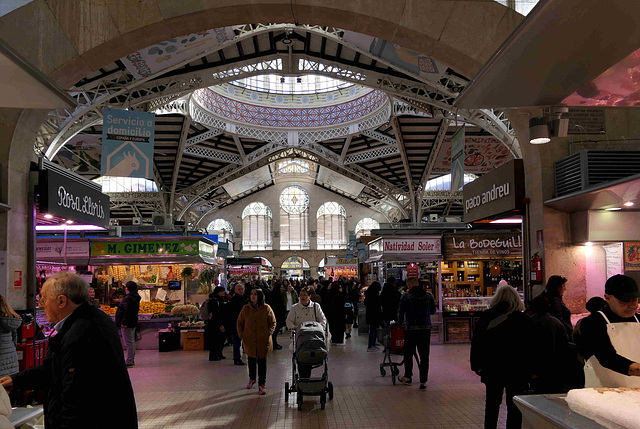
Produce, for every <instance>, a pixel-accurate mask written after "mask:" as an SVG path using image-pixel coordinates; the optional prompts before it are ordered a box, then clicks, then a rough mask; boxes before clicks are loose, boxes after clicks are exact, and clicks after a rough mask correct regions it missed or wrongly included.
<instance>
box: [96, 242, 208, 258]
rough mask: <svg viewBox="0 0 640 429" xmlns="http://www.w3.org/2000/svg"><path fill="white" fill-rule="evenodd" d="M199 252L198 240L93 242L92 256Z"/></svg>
mask: <svg viewBox="0 0 640 429" xmlns="http://www.w3.org/2000/svg"><path fill="white" fill-rule="evenodd" d="M199 253H200V247H199V241H198V240H185V241H117V242H113V241H111V242H99V241H92V242H91V256H123V255H124V256H131V255H198V254H199ZM211 254H212V252H211ZM210 256H211V255H210Z"/></svg>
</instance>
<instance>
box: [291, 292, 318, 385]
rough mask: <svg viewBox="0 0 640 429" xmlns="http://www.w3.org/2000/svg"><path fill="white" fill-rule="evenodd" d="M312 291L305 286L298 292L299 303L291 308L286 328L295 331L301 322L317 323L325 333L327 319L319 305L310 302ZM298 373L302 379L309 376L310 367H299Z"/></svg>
mask: <svg viewBox="0 0 640 429" xmlns="http://www.w3.org/2000/svg"><path fill="white" fill-rule="evenodd" d="M312 291H313V289H312V288H311V287H310V286H305V287H303V288H302V289H301V290H300V302H299V303H297V304H295V305H294V306H293V307H291V311H290V312H289V315H288V316H287V322H286V323H287V328H288V329H290V330H292V331H295V330H296V329H297V328H298V326H300V324H301V323H302V322H318V323H320V324H321V325H322V329H323V330H325V331H326V328H327V318H326V317H325V315H324V313H323V312H322V308H321V307H320V304H318V303H317V302H313V301H311V294H312V293H313V292H312ZM298 370H299V373H300V377H302V378H309V377H310V376H311V367H310V366H307V365H299V368H298Z"/></svg>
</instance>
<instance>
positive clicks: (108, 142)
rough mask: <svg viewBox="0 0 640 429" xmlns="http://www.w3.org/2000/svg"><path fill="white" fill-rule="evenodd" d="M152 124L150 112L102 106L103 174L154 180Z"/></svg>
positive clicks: (153, 125)
mask: <svg viewBox="0 0 640 429" xmlns="http://www.w3.org/2000/svg"><path fill="white" fill-rule="evenodd" d="M155 123H156V116H155V115H154V114H153V113H148V112H138V111H134V110H112V109H104V122H103V126H102V175H103V176H116V177H141V178H144V179H153V137H154V133H155Z"/></svg>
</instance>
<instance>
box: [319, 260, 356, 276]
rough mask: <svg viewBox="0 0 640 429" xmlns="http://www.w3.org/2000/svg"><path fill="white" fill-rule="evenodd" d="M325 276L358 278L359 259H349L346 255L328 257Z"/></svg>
mask: <svg viewBox="0 0 640 429" xmlns="http://www.w3.org/2000/svg"><path fill="white" fill-rule="evenodd" d="M324 276H325V277H333V278H334V279H337V278H340V277H347V278H351V277H355V278H357V277H358V259H357V258H355V257H348V256H347V255H346V254H344V255H338V256H327V258H326V261H325V264H324Z"/></svg>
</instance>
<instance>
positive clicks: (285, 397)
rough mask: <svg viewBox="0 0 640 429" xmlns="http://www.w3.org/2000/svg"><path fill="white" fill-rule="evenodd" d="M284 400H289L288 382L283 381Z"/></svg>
mask: <svg viewBox="0 0 640 429" xmlns="http://www.w3.org/2000/svg"><path fill="white" fill-rule="evenodd" d="M284 402H289V382H288V381H287V382H286V383H284Z"/></svg>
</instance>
